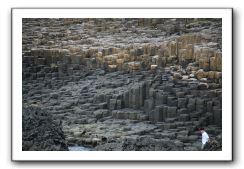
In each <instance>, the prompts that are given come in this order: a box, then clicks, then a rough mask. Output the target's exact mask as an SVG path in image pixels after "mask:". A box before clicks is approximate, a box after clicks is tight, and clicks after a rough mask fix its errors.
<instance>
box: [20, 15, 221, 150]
mask: <svg viewBox="0 0 244 169" xmlns="http://www.w3.org/2000/svg"><path fill="white" fill-rule="evenodd" d="M221 31H222V29H221V20H218V19H202V20H201V19H23V41H22V42H23V56H22V59H23V62H22V63H23V65H22V66H23V72H22V74H23V84H22V85H23V105H31V104H35V105H38V106H39V107H41V108H42V109H43V111H45V112H48V114H50V115H52V116H53V117H54V119H55V120H59V121H61V122H62V124H60V125H61V126H62V130H63V132H64V135H65V140H66V141H67V143H68V145H69V146H74V145H83V146H86V147H92V148H94V149H95V150H108V151H113V150H123V151H124V150H125V151H131V150H133V151H147V150H152V151H174V150H178V151H194V150H199V148H200V146H201V145H199V144H200V143H201V141H200V139H201V137H200V135H199V133H198V132H197V128H198V127H205V129H206V131H207V132H208V131H209V132H208V133H209V135H210V138H211V137H212V138H215V137H218V138H220V139H218V140H219V141H221V138H222V137H221V134H222V120H221V119H222V80H221V79H222V73H221V71H222V53H221V51H222V49H221V47H222V45H221ZM30 114H31V112H30ZM24 123H25V121H23V124H24ZM23 142H24V141H23Z"/></svg>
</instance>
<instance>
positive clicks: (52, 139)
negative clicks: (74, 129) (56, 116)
mask: <svg viewBox="0 0 244 169" xmlns="http://www.w3.org/2000/svg"><path fill="white" fill-rule="evenodd" d="M22 112H23V114H22V119H23V122H22V126H23V129H22V137H23V141H22V150H23V151H67V150H68V147H67V143H66V141H65V137H64V133H63V131H62V129H61V126H60V124H58V123H57V122H55V121H54V120H53V118H52V116H51V115H50V114H48V113H47V112H44V111H42V110H41V109H40V108H38V107H33V106H29V107H24V108H23V111H22Z"/></svg>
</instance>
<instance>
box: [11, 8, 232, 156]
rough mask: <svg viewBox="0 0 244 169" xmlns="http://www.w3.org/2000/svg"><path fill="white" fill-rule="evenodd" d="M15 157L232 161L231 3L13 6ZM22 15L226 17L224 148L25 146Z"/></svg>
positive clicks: (62, 16) (223, 48) (223, 71)
mask: <svg viewBox="0 0 244 169" xmlns="http://www.w3.org/2000/svg"><path fill="white" fill-rule="evenodd" d="M11 12H12V27H11V28H12V44H11V45H12V46H11V50H12V51H11V53H12V160H13V161H232V160H233V159H232V158H233V157H232V156H233V145H232V144H233V143H232V142H233V134H232V133H233V131H232V128H233V121H232V118H233V117H232V113H233V112H232V110H233V109H232V12H233V9H232V8H217V9H214V8H210V9H203V8H189V9H186V8H176V9H173V8H172V9H169V8H68V9H62V8H60V9H59V8H53V9H52V8H45V9H44V8H12V11H11ZM22 18H222V124H223V125H222V151H22Z"/></svg>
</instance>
